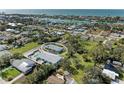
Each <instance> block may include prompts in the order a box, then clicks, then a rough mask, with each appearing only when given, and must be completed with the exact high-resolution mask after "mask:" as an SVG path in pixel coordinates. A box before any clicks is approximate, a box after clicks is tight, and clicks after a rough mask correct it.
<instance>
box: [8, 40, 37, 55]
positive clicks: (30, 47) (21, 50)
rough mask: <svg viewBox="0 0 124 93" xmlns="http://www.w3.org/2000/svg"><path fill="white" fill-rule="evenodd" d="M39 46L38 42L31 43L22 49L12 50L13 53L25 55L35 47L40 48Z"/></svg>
mask: <svg viewBox="0 0 124 93" xmlns="http://www.w3.org/2000/svg"><path fill="white" fill-rule="evenodd" d="M38 46H39V44H38V43H36V42H31V43H28V44H25V45H24V46H22V47H20V48H12V49H11V50H10V52H11V53H13V54H14V53H20V54H23V53H25V52H27V51H28V50H31V49H33V48H35V47H38Z"/></svg>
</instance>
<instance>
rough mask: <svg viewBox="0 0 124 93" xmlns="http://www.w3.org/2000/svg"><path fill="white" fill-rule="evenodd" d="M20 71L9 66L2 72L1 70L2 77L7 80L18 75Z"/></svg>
mask: <svg viewBox="0 0 124 93" xmlns="http://www.w3.org/2000/svg"><path fill="white" fill-rule="evenodd" d="M20 73H21V72H19V71H18V70H16V69H15V68H9V69H7V70H5V71H4V72H2V78H3V79H5V80H7V81H11V80H12V79H14V78H15V77H16V76H18V75H19V74H20Z"/></svg>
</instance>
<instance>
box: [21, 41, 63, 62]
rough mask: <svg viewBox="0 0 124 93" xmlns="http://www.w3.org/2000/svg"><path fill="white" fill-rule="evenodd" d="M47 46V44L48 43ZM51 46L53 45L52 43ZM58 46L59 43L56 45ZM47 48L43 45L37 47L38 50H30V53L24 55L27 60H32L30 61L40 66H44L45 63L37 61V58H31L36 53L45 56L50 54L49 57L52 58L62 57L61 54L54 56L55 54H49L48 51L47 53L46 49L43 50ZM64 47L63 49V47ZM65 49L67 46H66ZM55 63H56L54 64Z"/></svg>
mask: <svg viewBox="0 0 124 93" xmlns="http://www.w3.org/2000/svg"><path fill="white" fill-rule="evenodd" d="M46 44H47V43H46ZM50 44H51V43H50ZM56 44H57V43H56ZM59 45H61V44H59ZM44 46H45V44H43V45H41V46H38V47H36V48H33V49H31V50H29V51H28V52H26V53H24V54H23V55H24V56H25V57H26V58H28V59H30V60H32V61H34V62H35V63H38V64H42V63H44V61H42V60H41V61H36V59H35V58H31V57H32V56H33V55H34V53H35V52H38V51H39V52H40V53H44V54H48V55H51V56H53V57H55V56H56V57H61V56H60V55H59V54H53V53H51V52H47V51H45V50H44V49H43V47H44ZM63 46H64V45H62V47H63ZM64 47H65V46H64ZM29 56H31V57H29ZM61 58H62V57H61ZM53 63H54V62H53Z"/></svg>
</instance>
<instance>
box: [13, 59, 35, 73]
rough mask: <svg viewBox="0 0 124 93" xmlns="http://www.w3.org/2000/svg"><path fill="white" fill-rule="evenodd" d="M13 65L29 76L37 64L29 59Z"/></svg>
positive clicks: (15, 62) (17, 61)
mask: <svg viewBox="0 0 124 93" xmlns="http://www.w3.org/2000/svg"><path fill="white" fill-rule="evenodd" d="M11 65H12V66H14V67H15V68H17V69H18V70H20V71H21V72H23V73H25V74H27V73H29V72H30V71H31V70H32V67H33V66H34V65H35V63H34V62H33V61H31V60H29V59H20V60H14V61H13V62H11Z"/></svg>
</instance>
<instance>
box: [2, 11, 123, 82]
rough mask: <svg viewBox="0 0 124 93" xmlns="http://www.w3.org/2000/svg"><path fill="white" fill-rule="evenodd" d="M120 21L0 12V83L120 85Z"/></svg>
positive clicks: (121, 57) (121, 34) (121, 22)
mask: <svg viewBox="0 0 124 93" xmlns="http://www.w3.org/2000/svg"><path fill="white" fill-rule="evenodd" d="M123 83H124V17H121V16H114V17H111V16H75V15H47V14H35V15H33V14H6V13H0V84H123Z"/></svg>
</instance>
